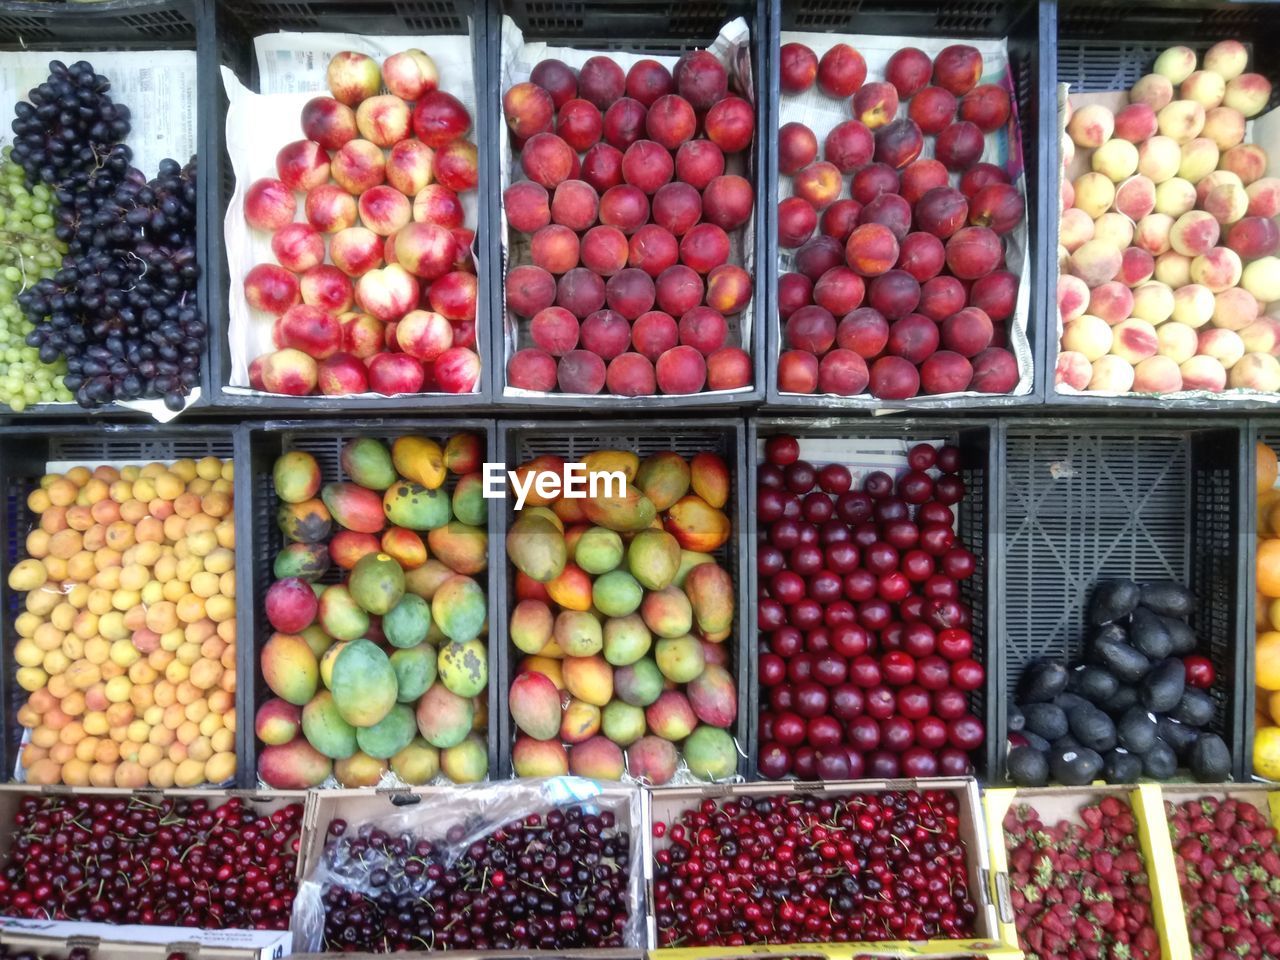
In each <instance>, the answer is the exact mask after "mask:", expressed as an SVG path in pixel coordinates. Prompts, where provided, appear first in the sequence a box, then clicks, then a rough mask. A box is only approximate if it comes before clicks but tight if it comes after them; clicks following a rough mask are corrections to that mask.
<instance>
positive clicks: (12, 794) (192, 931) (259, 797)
mask: <svg viewBox="0 0 1280 960" xmlns="http://www.w3.org/2000/svg"><path fill="white" fill-rule="evenodd" d="M34 797H40V798H54V797H57V798H61V799H65V800H69V799H71V798H73V797H74V798H83V799H85V800H88V801H90V802H99V801H102V802H111V801H116V800H120V799H123V798H130V797H132V798H134V799H135V800H139V801H142V802H145V803H147V804H155V803H156V802H157V801H158V800H160V799H161V798H167V799H173V800H178V801H181V800H198V801H204V802H206V803H207V804H209V809H210V813H212V810H213V808H215V807H216V806H217V805H219V804H222V803H225V802H227V801H231V800H239V801H240V802H242V803H243V804H244V806H245V807H246V808H247V809H248V810H249V811H251V812H253V813H255V814H257V815H259V816H269V815H271V814H273V813H276V812H278V811H280V810H283V809H284V808H286V807H288V806H290V805H294V804H296V805H297V806H298V807H299V810H298V820H297V826H298V828H299V830H301V829H302V828H303V819H304V817H305V804H306V803H307V794H305V793H303V792H301V791H283V790H280V791H271V790H267V791H256V792H248V791H235V790H162V791H157V790H148V791H136V792H135V791H129V790H117V789H112V788H98V787H77V788H76V789H75V790H74V791H70V790H68V789H66V788H59V787H52V788H49V787H46V788H38V787H28V786H22V785H17V784H3V785H0V857H3V858H5V860H6V861H7V859H8V857H9V856H10V854H11V852H12V850H13V841H14V836H15V834H16V833H17V830H18V828H17V826H16V824H15V822H14V820H15V817H16V815H17V814H18V813H19V810H20V808H21V804H22V803H23V801H24V800H26V799H28V798H34ZM175 820H176V818H175ZM196 829H197V830H198V828H196ZM265 859H266V858H265V857H264V858H263V863H265ZM226 866H228V867H231V868H234V869H236V870H239V871H244V870H245V869H246V868H247V867H248V865H247V864H246V862H245V861H244V858H243V857H242V858H241V859H240V860H239V861H238V862H236V863H228V864H226ZM264 875H265V870H264ZM289 887H290V892H291V893H292V892H293V884H290V885H289ZM171 889H172V890H174V891H176V890H177V887H173V888H171ZM150 892H151V895H152V896H154V897H155V903H156V905H157V906H159V904H160V901H161V900H162V897H161V896H160V894H159V892H158V891H157V890H156V889H154V887H153V888H152V889H151V891H150ZM266 902H267V900H266V898H263V903H264V904H265V903H266ZM11 937H16V938H25V937H34V938H36V939H40V940H42V941H43V942H44V943H46V944H49V945H50V946H53V944H52V943H51V942H50V941H51V939H52V938H56V939H57V940H59V941H61V942H63V943H67V942H71V943H72V944H73V945H87V944H93V945H96V944H104V943H108V942H110V941H124V943H125V944H127V945H128V949H130V950H133V949H134V948H135V947H136V948H137V950H138V951H139V952H134V953H123V952H122V953H120V954H119V956H120V957H122V958H123V957H125V956H146V957H150V956H151V954H150V953H149V952H147V953H142V952H141V951H142V950H144V949H145V950H148V951H149V950H152V949H158V948H159V947H164V946H166V945H168V947H169V949H170V950H173V949H182V947H181V946H178V945H179V944H185V945H186V947H187V949H189V950H190V952H191V953H192V954H193V955H195V954H196V953H198V954H199V956H202V957H203V956H205V955H206V953H207V952H208V953H210V954H212V955H214V956H222V954H221V953H213V951H215V950H219V949H222V948H234V949H233V950H232V952H229V953H227V954H226V955H225V956H226V960H242V958H243V960H271V958H274V957H279V956H284V955H285V954H287V953H289V941H290V937H289V932H288V930H261V929H254V928H252V927H246V928H243V929H237V928H234V927H228V928H225V929H210V928H205V929H200V928H195V927H191V926H179V925H173V926H161V925H143V924H114V923H108V922H95V921H85V920H49V919H45V918H38V919H31V918H26V917H19V916H0V944H9V943H14V942H15V941H14V940H11V939H10V938H11ZM197 948H198V949H197ZM122 949H124V948H122ZM95 956H96V955H95ZM106 956H108V957H114V956H116V954H107V955H106ZM166 956H167V954H165V953H163V952H160V953H157V954H156V957H157V960H163V958H165V957H166Z"/></svg>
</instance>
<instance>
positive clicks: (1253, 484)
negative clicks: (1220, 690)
mask: <svg viewBox="0 0 1280 960" xmlns="http://www.w3.org/2000/svg"><path fill="white" fill-rule="evenodd" d="M1244 439H1245V442H1244V444H1243V446H1244V448H1245V450H1244V455H1245V479H1246V483H1247V484H1248V486H1247V487H1246V488H1245V489H1244V491H1243V492H1242V493H1241V496H1242V497H1243V499H1244V501H1245V503H1246V504H1247V505H1248V507H1249V515H1248V522H1247V525H1246V528H1245V535H1246V537H1247V542H1248V551H1249V552H1248V555H1247V557H1246V560H1245V573H1246V575H1247V577H1248V587H1247V589H1246V592H1245V603H1244V606H1243V608H1242V609H1243V611H1244V614H1245V616H1244V621H1245V622H1244V626H1243V627H1242V628H1241V629H1242V630H1243V636H1244V647H1245V652H1244V656H1243V662H1242V663H1241V664H1240V669H1241V674H1240V683H1239V685H1238V689H1239V690H1240V699H1241V700H1243V701H1244V703H1243V704H1242V706H1241V707H1240V715H1241V721H1242V723H1243V733H1242V735H1241V740H1242V743H1243V747H1244V748H1243V750H1242V753H1243V757H1242V758H1241V766H1242V768H1243V772H1242V775H1241V779H1244V780H1248V779H1250V778H1252V779H1256V780H1261V779H1263V778H1262V777H1259V776H1258V775H1257V774H1255V773H1254V772H1253V735H1254V733H1255V732H1257V729H1258V723H1257V713H1258V712H1259V711H1261V712H1263V713H1266V708H1265V706H1260V705H1259V703H1258V700H1259V697H1258V693H1259V691H1258V687H1257V686H1256V684H1255V680H1254V678H1255V677H1256V676H1257V673H1258V670H1257V667H1258V664H1257V660H1256V650H1257V633H1258V613H1259V609H1258V608H1259V606H1260V604H1259V603H1258V602H1257V596H1258V573H1257V566H1258V564H1257V560H1258V539H1259V537H1260V536H1261V535H1262V531H1263V530H1264V529H1266V528H1267V527H1268V526H1269V525H1268V524H1267V517H1265V516H1263V515H1262V512H1261V510H1259V509H1258V497H1259V496H1261V495H1262V494H1264V493H1266V491H1265V490H1260V489H1259V488H1258V473H1257V470H1256V466H1255V465H1256V456H1255V450H1256V446H1255V445H1257V444H1265V445H1266V446H1268V447H1270V448H1271V449H1272V450H1273V451H1277V450H1280V423H1277V422H1276V421H1275V420H1270V419H1267V420H1263V419H1261V418H1255V419H1252V420H1250V421H1249V426H1248V429H1247V431H1246V433H1245V438H1244ZM1255 531H1256V532H1257V534H1258V535H1257V536H1255Z"/></svg>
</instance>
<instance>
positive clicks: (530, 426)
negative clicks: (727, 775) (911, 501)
mask: <svg viewBox="0 0 1280 960" xmlns="http://www.w3.org/2000/svg"><path fill="white" fill-rule="evenodd" d="M499 431H500V439H499V442H498V456H497V457H496V458H495V459H497V460H499V461H504V462H505V463H506V464H507V468H508V469H515V468H516V467H517V466H518V465H520V464H524V463H527V462H528V461H530V460H531V459H532V458H534V457H542V456H550V457H562V458H564V459H565V460H566V461H570V462H572V461H576V460H581V459H583V458H585V457H586V456H587V455H588V454H590V453H591V452H593V451H595V450H599V449H616V450H624V451H632V452H633V453H635V454H636V455H637V456H639V457H640V458H646V457H649V456H651V455H653V454H656V453H659V452H663V451H674V452H675V453H676V454H678V455H679V456H680V457H682V458H692V457H694V456H695V455H696V454H698V453H710V454H714V455H716V456H717V457H719V458H720V459H721V461H722V462H723V464H724V465H725V466H727V468H728V476H727V478H724V479H725V482H726V484H727V486H726V487H725V488H724V490H723V492H724V494H725V495H726V496H727V498H728V500H727V503H725V505H724V507H723V513H724V514H725V515H726V516H727V517H728V520H729V524H730V531H729V534H728V539H727V540H725V541H724V542H723V544H722V545H720V546H719V547H718V548H715V549H713V550H711V551H710V552H711V554H712V556H713V558H714V559H715V561H716V564H717V565H718V566H719V567H720V568H721V569H722V570H723V571H724V572H726V573H727V575H728V580H731V582H732V589H733V616H732V624H731V627H730V628H729V630H730V632H729V636H728V637H727V638H725V639H724V640H723V645H724V646H725V647H727V648H728V649H727V654H728V662H727V663H726V664H725V665H724V670H727V672H728V676H727V677H726V676H725V675H724V674H723V673H722V674H720V676H722V677H724V678H725V679H727V680H728V682H729V683H731V684H732V687H733V688H734V689H735V691H736V693H735V696H736V705H737V709H736V716H734V718H733V719H732V720H731V722H730V724H729V726H728V730H729V732H730V733H731V734H732V737H733V739H734V741H735V743H736V750H737V753H738V759H737V763H736V772H737V773H738V774H740V775H743V776H748V775H749V773H748V771H749V767H748V766H747V760H746V750H747V748H748V744H749V739H750V735H749V726H748V723H749V720H748V718H749V713H750V711H749V710H748V709H747V703H746V699H745V698H746V696H747V693H746V691H747V689H748V686H747V676H748V668H749V665H748V657H747V656H746V651H747V640H746V637H747V636H748V633H747V631H748V629H749V626H748V616H749V615H748V613H747V611H748V610H749V609H750V607H751V603H750V600H749V595H748V593H747V579H748V577H749V573H748V559H747V558H748V556H749V552H748V551H749V548H748V537H747V533H746V531H747V524H748V519H747V515H748V513H749V512H750V511H749V508H748V506H747V502H748V501H747V495H746V490H747V476H746V468H745V465H744V462H743V458H742V451H743V448H744V437H745V432H744V424H743V422H742V421H741V420H727V419H726V420H719V419H706V420H701V421H677V422H675V423H672V424H667V425H662V426H659V425H649V424H645V423H640V422H626V421H617V420H590V421H565V422H553V421H532V422H530V421H525V422H518V421H513V422H503V423H501V424H500V426H499ZM593 469H594V468H593ZM693 499H696V498H693ZM682 502H683V501H682ZM514 504H515V501H514V499H512V498H511V497H510V494H508V499H507V501H506V503H505V504H500V505H499V513H498V535H497V536H495V538H494V539H495V541H496V542H498V543H503V542H506V541H508V537H509V531H510V530H511V529H512V527H513V526H514V525H515V523H516V521H517V519H519V518H520V514H518V513H517V512H516V511H515V510H514ZM527 509H528V507H526V510H527ZM668 526H669V528H670V524H669V525H668ZM694 549H696V547H695V548H694ZM499 566H500V569H501V570H502V571H503V573H502V597H503V606H501V608H500V609H499V611H498V612H497V614H496V618H497V623H498V626H497V640H496V644H495V646H496V648H497V650H498V651H499V654H498V656H499V658H500V664H501V665H500V667H499V669H498V671H497V673H496V677H497V678H498V679H497V680H496V681H495V686H496V689H498V690H500V691H502V694H501V711H502V712H501V713H500V718H501V720H500V723H499V724H498V725H497V726H499V728H500V731H501V732H500V736H501V738H502V739H501V741H500V744H499V757H500V764H501V765H500V768H499V769H500V770H501V771H502V775H504V776H510V775H511V773H512V770H513V766H512V760H511V757H512V747H513V746H514V744H515V742H516V731H515V729H514V723H513V722H512V720H511V712H510V709H509V707H508V704H507V696H506V691H507V690H509V689H510V687H511V683H512V682H513V680H514V679H515V678H516V676H517V669H518V668H517V663H518V658H519V657H520V656H522V653H521V651H520V650H519V649H517V647H516V646H515V644H514V642H513V641H512V639H511V629H510V616H511V613H512V611H513V610H514V608H515V606H516V602H517V599H518V593H519V591H520V590H521V588H522V584H523V583H525V582H527V578H525V577H523V575H518V571H517V570H516V569H515V567H514V566H513V564H512V562H511V561H510V560H507V561H506V562H503V563H501V564H500V565H499ZM534 586H535V587H536V586H537V585H536V584H534ZM668 589H670V588H668ZM655 595H657V594H654V593H650V596H655ZM646 632H647V631H646ZM689 719H690V720H693V717H692V714H689ZM673 739H678V738H673ZM610 752H612V751H610Z"/></svg>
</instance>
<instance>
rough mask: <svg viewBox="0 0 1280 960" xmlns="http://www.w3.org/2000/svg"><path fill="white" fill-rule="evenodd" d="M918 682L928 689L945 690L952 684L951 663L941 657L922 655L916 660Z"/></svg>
mask: <svg viewBox="0 0 1280 960" xmlns="http://www.w3.org/2000/svg"><path fill="white" fill-rule="evenodd" d="M916 683H918V684H920V686H922V687H924V689H926V690H934V691H937V690H945V689H946V688H947V687H949V686H951V664H949V663H947V661H946V660H943V659H942V658H941V657H937V656H933V657H921V658H920V659H919V660H917V661H916Z"/></svg>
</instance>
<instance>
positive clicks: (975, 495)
mask: <svg viewBox="0 0 1280 960" xmlns="http://www.w3.org/2000/svg"><path fill="white" fill-rule="evenodd" d="M777 436H792V437H796V438H797V439H799V440H800V441H801V442H802V443H803V442H804V441H805V440H823V441H828V442H830V441H836V442H839V443H840V444H842V451H843V450H847V451H849V459H850V460H853V461H855V462H856V459H857V455H858V452H859V451H862V452H866V451H867V450H868V448H870V447H874V448H876V450H877V451H879V450H881V449H882V448H883V446H884V444H885V443H886V442H887V441H889V442H892V441H897V442H900V443H901V444H902V447H901V457H902V466H903V467H905V466H906V453H907V450H908V449H910V447H911V446H912V445H914V444H916V443H921V442H925V441H943V442H944V443H951V444H955V445H956V446H958V447H959V448H960V456H961V465H960V477H961V479H962V480H964V485H965V494H964V498H963V499H962V500H961V501H960V502H959V503H957V504H956V505H955V507H954V508H953V509H954V510H955V511H956V514H957V517H956V545H957V546H964V547H966V548H967V549H968V550H970V551H971V552H972V553H973V555H974V557H975V559H976V560H977V566H976V568H975V569H974V573H973V576H972V577H970V578H969V579H968V580H964V581H962V582H961V585H960V599H961V601H962V602H963V603H964V604H965V605H966V606H968V607H969V609H970V611H971V614H972V617H973V622H972V624H971V625H970V627H969V630H970V632H971V633H972V634H973V659H975V660H977V661H978V662H979V663H981V664H982V665H983V667H984V668H985V670H986V683H985V684H984V685H983V687H982V688H980V689H978V690H974V691H972V692H971V693H970V694H969V700H970V705H971V710H972V713H973V714H974V715H975V716H976V717H978V718H979V719H980V720H982V722H983V724H984V725H985V727H986V730H987V741H988V743H989V742H990V740H991V737H992V731H993V730H994V729H995V725H996V714H997V712H998V711H999V704H1000V699H999V695H998V693H997V692H996V687H995V682H996V666H995V646H996V644H995V633H996V622H997V618H998V610H999V581H998V580H997V578H996V557H995V556H994V551H995V550H996V544H997V543H998V541H997V540H996V538H995V529H996V527H995V525H996V515H997V512H998V511H997V508H996V504H997V501H996V496H997V486H998V484H997V482H996V478H997V475H998V464H999V445H998V442H997V441H998V430H997V426H996V424H995V423H993V422H989V421H985V420H954V419H951V420H946V419H938V420H918V419H917V420H903V421H895V422H893V423H883V422H880V423H876V422H870V421H849V420H845V421H837V420H822V421H813V420H799V419H792V420H788V419H766V418H763V417H761V418H758V419H756V418H753V419H751V420H749V421H748V423H747V475H748V477H749V478H750V479H749V489H748V492H747V496H748V498H749V500H750V502H751V505H752V509H751V510H750V516H751V520H750V530H749V533H748V536H749V537H750V540H751V544H752V551H753V555H754V551H755V549H756V544H757V543H758V542H759V538H760V536H761V534H762V532H763V531H762V530H761V526H760V524H759V523H758V519H757V516H756V510H755V509H754V507H755V503H756V495H757V491H758V489H759V487H758V479H757V478H758V476H759V467H760V464H761V463H763V462H764V443H765V441H766V440H768V439H769V438H770V437H777ZM802 458H804V457H803V451H802ZM810 462H812V463H813V465H814V466H815V467H819V468H820V467H822V466H823V465H824V464H826V463H830V462H834V461H832V460H829V459H828V460H823V459H820V458H816V459H812V460H811V461H810ZM853 488H854V489H860V486H859V484H858V482H857V478H856V476H855V481H854V487H853ZM751 571H752V574H751V575H752V585H751V591H752V592H751V599H752V602H751V622H750V623H749V624H748V628H747V629H748V635H749V637H750V640H749V642H748V643H747V644H746V645H745V649H746V651H747V655H748V656H749V657H750V658H751V667H750V669H751V696H750V699H749V702H750V705H751V719H750V723H751V737H750V742H751V755H750V767H749V770H750V773H749V774H748V776H750V777H751V778H752V779H758V778H759V773H758V771H757V769H756V761H757V757H758V755H759V749H760V738H759V735H758V730H759V723H760V715H759V711H760V704H761V700H762V698H761V694H760V684H759V676H758V669H759V661H760V656H759V652H758V647H759V644H758V638H759V636H760V628H759V623H758V620H757V603H756V598H757V597H758V595H759V587H760V584H759V574H758V570H757V567H756V565H755V564H754V563H753V564H752V566H751ZM913 592H914V591H913ZM871 653H872V655H873V656H874V655H876V653H877V651H875V650H872V651H871ZM973 762H974V767H975V772H976V776H977V777H978V779H979V780H982V781H983V782H986V781H987V779H988V778H989V776H990V772H991V771H990V759H989V757H988V754H987V753H986V752H985V751H981V750H980V751H977V752H975V754H974V758H973ZM864 776H867V777H872V776H874V775H873V774H872V773H870V772H869V771H868V772H867V773H866V774H864Z"/></svg>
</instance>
